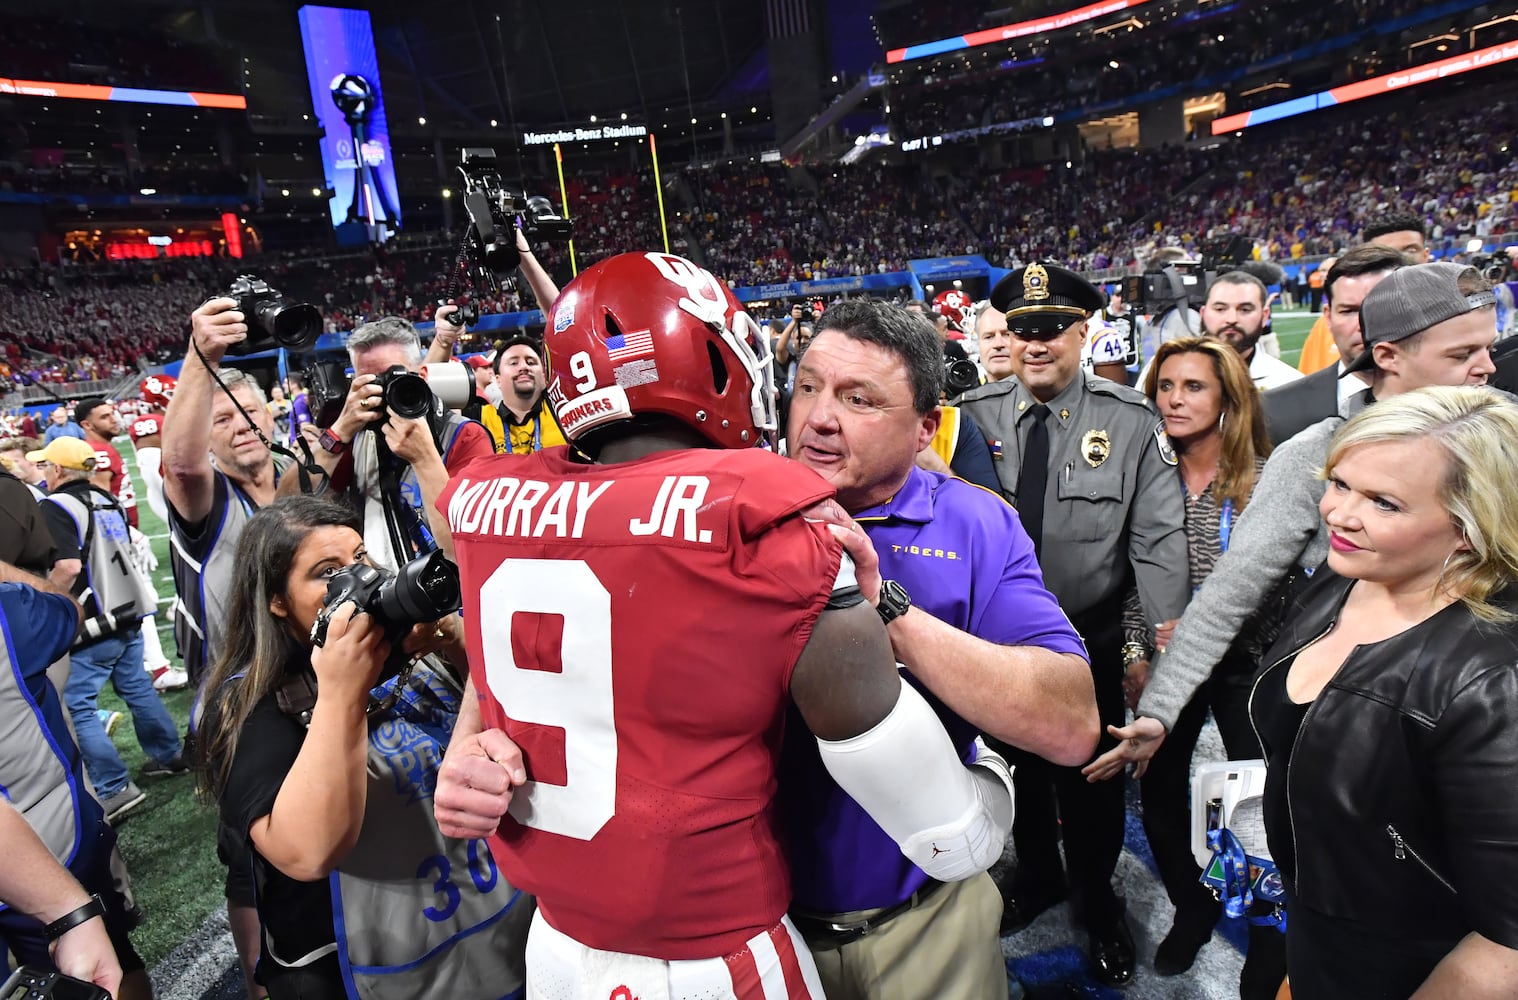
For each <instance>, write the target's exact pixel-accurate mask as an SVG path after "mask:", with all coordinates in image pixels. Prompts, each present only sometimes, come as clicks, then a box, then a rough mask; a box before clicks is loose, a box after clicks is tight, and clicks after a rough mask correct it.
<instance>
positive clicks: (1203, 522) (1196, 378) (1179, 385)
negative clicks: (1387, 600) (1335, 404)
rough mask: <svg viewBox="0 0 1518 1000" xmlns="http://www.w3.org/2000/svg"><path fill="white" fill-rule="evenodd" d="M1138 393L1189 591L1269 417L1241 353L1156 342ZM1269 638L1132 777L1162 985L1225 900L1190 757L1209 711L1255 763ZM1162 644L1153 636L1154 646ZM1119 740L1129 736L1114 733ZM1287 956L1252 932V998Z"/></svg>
mask: <svg viewBox="0 0 1518 1000" xmlns="http://www.w3.org/2000/svg"><path fill="white" fill-rule="evenodd" d="M1143 388H1144V393H1145V394H1146V395H1147V396H1148V397H1149V398H1150V399H1152V400H1153V401H1154V403H1155V405H1156V406H1157V407H1158V408H1159V411H1160V414H1161V416H1163V417H1164V419H1165V433H1166V435H1167V436H1168V437H1169V438H1170V443H1171V445H1172V446H1173V447H1174V449H1175V454H1176V458H1177V465H1176V471H1177V472H1178V473H1179V477H1180V484H1179V485H1180V488H1181V489H1182V490H1184V492H1185V496H1186V547H1187V552H1188V555H1189V557H1190V559H1189V561H1190V568H1191V585H1192V587H1193V589H1195V588H1199V587H1201V585H1202V581H1204V580H1206V579H1207V575H1208V574H1209V573H1211V572H1212V567H1213V564H1214V563H1216V562H1217V561H1218V559H1219V558H1221V556H1222V554H1223V552H1224V551H1225V550H1226V549H1227V548H1228V539H1229V535H1230V534H1231V532H1232V531H1233V528H1234V526H1235V525H1236V524H1237V523H1238V520H1239V518H1240V517H1241V516H1243V515H1244V513H1245V509H1246V507H1247V506H1248V504H1249V498H1250V495H1251V494H1252V493H1253V492H1254V485H1255V482H1256V481H1257V480H1258V478H1259V474H1260V470H1261V469H1262V468H1264V466H1265V459H1266V457H1267V456H1268V455H1269V454H1270V438H1269V435H1268V434H1267V433H1266V429H1265V412H1264V408H1263V407H1262V406H1261V404H1260V399H1259V393H1258V392H1257V391H1256V389H1255V387H1254V382H1253V381H1252V380H1251V378H1250V375H1249V368H1248V366H1247V365H1245V364H1244V362H1243V360H1242V359H1241V358H1240V357H1239V355H1238V352H1236V351H1235V350H1234V349H1233V348H1231V347H1229V346H1228V345H1227V344H1224V343H1222V342H1221V341H1217V340H1210V339H1206V338H1185V339H1181V340H1171V341H1167V342H1165V343H1164V344H1162V345H1160V348H1159V351H1158V353H1157V354H1156V355H1155V359H1154V363H1153V364H1152V365H1151V366H1150V368H1149V371H1148V376H1147V379H1146V381H1145V384H1144V387H1143ZM1130 605H1136V601H1130ZM1136 614H1137V608H1136V606H1135V607H1132V609H1131V611H1130V613H1129V615H1128V619H1129V620H1128V621H1127V623H1126V624H1127V629H1128V637H1129V640H1130V641H1129V643H1128V645H1127V646H1125V647H1124V658H1125V660H1127V661H1128V664H1129V666H1128V672H1127V674H1126V676H1125V677H1124V684H1123V686H1124V689H1125V690H1126V692H1127V694H1128V700H1129V706H1130V707H1132V706H1133V705H1134V704H1136V703H1137V702H1138V696H1139V694H1140V693H1142V691H1143V689H1144V686H1145V684H1146V682H1147V679H1148V668H1149V659H1150V656H1151V655H1152V651H1153V649H1154V644H1153V643H1151V642H1149V641H1148V640H1149V635H1148V630H1147V629H1146V628H1145V626H1144V622H1143V620H1142V617H1141V616H1139V617H1137V619H1136V620H1135V615H1136ZM1273 631H1274V630H1273V629H1272V628H1271V626H1270V623H1268V622H1266V621H1264V620H1261V619H1258V618H1257V619H1256V620H1255V621H1253V622H1251V623H1250V625H1249V626H1247V627H1245V628H1244V629H1243V631H1242V632H1241V633H1240V635H1239V638H1238V640H1237V641H1236V642H1235V643H1234V644H1233V646H1232V648H1230V649H1229V651H1228V655H1227V656H1226V657H1225V658H1224V660H1223V662H1222V663H1221V664H1219V666H1218V669H1217V670H1216V671H1214V673H1213V675H1212V677H1211V678H1210V679H1209V680H1208V681H1207V683H1206V684H1204V685H1202V687H1201V688H1199V689H1198V690H1197V692H1196V694H1195V695H1193V696H1192V698H1191V700H1190V701H1189V702H1188V703H1187V705H1186V708H1185V709H1184V710H1183V711H1182V712H1181V714H1180V716H1179V717H1178V718H1177V719H1176V724H1175V727H1174V728H1173V730H1172V731H1171V733H1170V736H1169V738H1168V739H1166V741H1165V743H1164V745H1163V746H1162V747H1161V748H1160V750H1159V752H1158V753H1157V754H1156V755H1155V756H1154V759H1153V760H1152V761H1150V762H1149V763H1148V766H1147V770H1146V769H1144V768H1143V767H1140V768H1137V769H1136V773H1137V774H1138V775H1139V777H1140V778H1141V782H1142V788H1143V793H1144V831H1145V833H1146V834H1147V835H1148V838H1149V846H1150V848H1151V849H1152V850H1153V851H1154V858H1155V863H1156V865H1157V867H1158V868H1159V872H1160V878H1161V880H1162V881H1163V882H1164V883H1165V891H1166V893H1167V894H1168V895H1169V897H1170V901H1171V903H1173V904H1175V918H1174V921H1173V923H1172V924H1171V928H1170V932H1169V933H1168V934H1167V935H1166V936H1165V939H1164V941H1163V942H1161V943H1160V945H1159V948H1158V949H1157V950H1156V952H1155V956H1154V968H1155V971H1156V972H1158V973H1159V974H1160V975H1162V976H1173V975H1178V974H1180V973H1182V972H1185V971H1186V970H1187V969H1189V968H1191V966H1192V963H1193V962H1194V961H1195V960H1196V955H1197V952H1198V951H1200V950H1201V949H1202V946H1203V945H1205V944H1206V943H1207V942H1208V941H1209V940H1210V939H1211V938H1212V929H1213V927H1214V925H1216V924H1217V922H1218V917H1219V916H1220V913H1221V909H1220V904H1219V903H1218V901H1217V900H1216V899H1214V898H1213V896H1212V893H1211V892H1210V891H1209V890H1208V889H1207V888H1206V887H1204V886H1203V885H1202V884H1201V883H1200V881H1199V880H1198V879H1199V876H1200V875H1201V871H1200V870H1199V869H1198V868H1197V864H1196V860H1195V858H1194V857H1193V856H1192V853H1191V798H1190V781H1191V758H1192V752H1193V751H1194V750H1195V749H1196V744H1197V738H1198V736H1200V735H1201V731H1202V727H1203V725H1204V724H1205V723H1206V721H1207V716H1208V713H1209V711H1210V712H1211V714H1212V716H1213V718H1214V719H1216V720H1217V724H1218V729H1219V731H1220V732H1221V733H1222V736H1223V745H1224V747H1225V748H1226V750H1227V752H1228V756H1229V759H1232V760H1243V759H1249V758H1255V757H1259V756H1260V744H1259V741H1258V740H1257V739H1256V738H1255V735H1254V732H1253V730H1252V729H1251V728H1250V725H1249V711H1248V700H1249V682H1250V681H1251V680H1252V679H1253V677H1254V672H1255V668H1256V665H1257V664H1258V662H1259V658H1260V654H1261V653H1262V652H1263V651H1264V648H1265V646H1266V645H1268V644H1269V642H1270V640H1271V639H1272V638H1273ZM1166 638H1168V636H1163V635H1162V636H1158V637H1157V638H1156V641H1157V642H1161V643H1162V642H1163V641H1164V639H1166ZM1166 682H1167V678H1166V676H1165V675H1164V674H1163V673H1162V674H1159V675H1158V676H1157V677H1156V679H1155V683H1157V684H1163V683H1166ZM1114 735H1117V736H1118V738H1119V739H1122V738H1123V737H1122V736H1121V735H1120V733H1119V732H1117V731H1116V730H1115V727H1114ZM1122 769H1123V768H1122V762H1121V760H1120V759H1119V760H1118V762H1117V763H1116V764H1115V766H1113V765H1112V764H1111V763H1109V762H1108V760H1107V758H1106V757H1103V758H1099V759H1098V760H1097V761H1095V762H1094V763H1092V764H1091V765H1089V766H1088V767H1087V768H1086V774H1087V776H1088V778H1090V780H1093V781H1094V780H1101V779H1105V778H1112V777H1116V776H1117V775H1120V774H1121V773H1122ZM1280 951H1281V941H1280V935H1279V933H1278V932H1276V931H1275V930H1274V929H1271V928H1263V929H1261V930H1259V931H1256V932H1254V933H1253V934H1252V935H1251V939H1250V954H1251V956H1252V960H1251V961H1250V962H1249V963H1248V964H1247V965H1246V967H1245V974H1244V978H1243V981H1242V983H1241V993H1242V995H1243V996H1244V997H1245V998H1246V1000H1249V998H1253V997H1256V996H1269V997H1274V996H1275V992H1276V988H1277V987H1279V986H1280V984H1281V978H1282V975H1281V962H1282V959H1281V958H1280ZM1268 953H1274V955H1275V958H1274V960H1270V959H1267V958H1266V955H1267V954H1268ZM1267 969H1268V971H1267ZM1257 978H1258V980H1259V982H1258V984H1256V979H1257ZM1272 978H1273V980H1274V981H1273V982H1271V981H1270V980H1271V979H1272Z"/></svg>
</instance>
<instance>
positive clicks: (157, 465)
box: [137, 448, 169, 524]
mask: <svg viewBox="0 0 1518 1000" xmlns="http://www.w3.org/2000/svg"><path fill="white" fill-rule="evenodd" d="M162 463H163V452H162V451H161V450H160V449H158V448H139V449H138V450H137V471H138V472H140V473H142V481H143V483H144V484H145V485H146V486H147V494H148V506H149V507H151V508H153V513H155V514H157V515H158V516H159V518H161V519H162V520H163V523H164V524H168V523H169V505H168V504H167V503H165V502H164V499H163V467H162Z"/></svg>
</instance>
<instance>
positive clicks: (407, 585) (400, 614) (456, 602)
mask: <svg viewBox="0 0 1518 1000" xmlns="http://www.w3.org/2000/svg"><path fill="white" fill-rule="evenodd" d="M377 596H378V604H379V612H380V613H379V617H380V618H382V619H383V620H384V621H386V622H390V623H395V624H404V625H405V626H406V627H407V628H409V627H410V626H412V625H415V624H416V623H417V622H432V621H437V620H438V619H439V618H442V617H443V616H445V615H448V614H452V613H453V612H455V611H457V610H458V609H459V608H460V607H461V606H462V605H463V601H462V600H461V599H460V590H459V570H458V567H457V566H455V565H454V564H453V563H451V562H449V560H448V557H447V556H445V555H443V553H442V552H440V551H433V552H429V553H427V555H425V556H422V557H421V558H419V559H413V560H412V561H411V562H409V563H407V564H406V565H404V566H402V567H401V571H400V573H399V574H397V575H396V576H395V577H394V578H393V579H391V580H387V581H385V585H384V586H383V587H381V588H380V590H379V594H378V595H377Z"/></svg>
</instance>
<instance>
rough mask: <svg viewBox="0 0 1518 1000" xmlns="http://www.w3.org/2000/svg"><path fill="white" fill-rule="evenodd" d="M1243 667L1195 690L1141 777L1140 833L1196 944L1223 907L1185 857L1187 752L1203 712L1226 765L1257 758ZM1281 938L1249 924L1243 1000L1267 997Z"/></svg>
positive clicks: (1277, 980) (1282, 963) (1180, 924)
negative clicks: (1223, 752)
mask: <svg viewBox="0 0 1518 1000" xmlns="http://www.w3.org/2000/svg"><path fill="white" fill-rule="evenodd" d="M1246 676H1248V671H1247V670H1228V669H1227V667H1226V666H1221V667H1219V676H1215V677H1213V679H1211V680H1209V681H1208V682H1207V683H1206V684H1204V685H1202V686H1201V687H1200V688H1198V689H1197V693H1196V694H1195V695H1193V696H1192V699H1191V701H1189V702H1187V704H1186V707H1185V708H1183V709H1182V710H1181V714H1180V715H1178V716H1176V720H1175V725H1174V726H1173V727H1172V728H1171V730H1170V735H1169V736H1167V737H1166V738H1165V742H1164V743H1163V744H1161V746H1160V749H1159V752H1158V753H1156V754H1155V755H1154V759H1153V760H1151V761H1150V762H1149V769H1148V770H1147V771H1146V772H1145V773H1144V777H1143V778H1141V779H1140V781H1139V785H1140V787H1141V788H1142V789H1143V793H1144V833H1145V834H1146V835H1147V836H1148V838H1149V848H1150V850H1152V851H1153V852H1154V861H1155V865H1156V866H1157V867H1158V868H1159V871H1160V880H1161V881H1163V882H1164V883H1165V893H1166V894H1167V895H1168V896H1169V897H1170V902H1171V903H1173V904H1174V905H1175V924H1174V926H1175V928H1176V929H1177V930H1178V931H1180V932H1181V933H1182V934H1186V935H1188V936H1192V937H1194V938H1196V939H1197V940H1206V939H1207V938H1208V937H1210V936H1211V934H1212V928H1213V927H1214V926H1215V925H1216V924H1217V922H1218V917H1219V916H1221V915H1222V904H1221V903H1220V902H1218V901H1217V899H1215V898H1214V897H1213V895H1212V891H1211V890H1209V889H1208V888H1207V887H1206V886H1204V885H1202V883H1201V881H1200V878H1201V874H1202V872H1201V869H1199V868H1198V867H1197V864H1196V858H1195V857H1194V856H1193V855H1192V853H1191V775H1192V773H1193V768H1192V760H1191V758H1192V753H1193V751H1195V750H1196V742H1197V737H1198V736H1200V735H1201V732H1202V726H1203V725H1204V724H1205V723H1206V722H1207V711H1208V709H1211V710H1212V716H1213V718H1214V719H1216V720H1217V724H1218V732H1219V733H1221V734H1222V737H1223V748H1224V749H1225V750H1226V751H1227V753H1228V759H1229V760H1249V759H1252V758H1256V757H1260V756H1262V753H1261V750H1260V743H1259V740H1258V739H1257V738H1256V737H1255V733H1254V727H1253V726H1252V725H1251V724H1250V721H1249V685H1248V684H1247V683H1246V681H1245V677H1246ZM1285 938H1286V935H1284V934H1282V933H1281V932H1280V931H1278V930H1276V929H1275V928H1274V927H1260V926H1254V925H1251V926H1250V928H1249V952H1248V955H1247V957H1246V958H1245V962H1244V970H1243V973H1242V975H1241V977H1240V984H1239V995H1240V996H1241V997H1242V998H1243V1000H1272V998H1274V997H1275V995H1276V992H1277V990H1278V989H1279V987H1280V985H1281V980H1283V979H1285V978H1286V940H1285Z"/></svg>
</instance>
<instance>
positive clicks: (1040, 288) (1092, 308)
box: [991, 264, 1107, 340]
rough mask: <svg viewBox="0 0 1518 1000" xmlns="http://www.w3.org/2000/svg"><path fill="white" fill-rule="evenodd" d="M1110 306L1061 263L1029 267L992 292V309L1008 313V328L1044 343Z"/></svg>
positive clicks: (1022, 269) (1098, 292)
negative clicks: (1104, 307) (1044, 340)
mask: <svg viewBox="0 0 1518 1000" xmlns="http://www.w3.org/2000/svg"><path fill="white" fill-rule="evenodd" d="M1106 304H1107V296H1106V295H1104V294H1102V290H1101V289H1100V288H1097V287H1096V286H1095V285H1093V284H1092V283H1091V282H1089V281H1087V280H1086V279H1085V278H1082V277H1081V276H1080V275H1078V274H1076V273H1075V272H1074V271H1071V270H1067V269H1066V268H1063V267H1060V266H1059V265H1058V264H1029V265H1028V266H1027V267H1024V268H1020V269H1018V270H1016V271H1013V272H1012V273H1011V274H1009V275H1007V276H1006V277H1005V278H1003V279H1001V280H1000V281H998V282H997V283H996V287H995V288H993V289H991V306H992V308H995V309H999V310H1001V311H1002V312H1004V313H1006V314H1007V329H1009V330H1011V331H1012V332H1013V333H1014V334H1016V335H1017V336H1018V337H1021V338H1023V339H1024V340H1043V339H1047V338H1049V337H1053V336H1056V335H1058V334H1059V333H1060V332H1061V331H1064V330H1067V329H1069V328H1070V327H1071V326H1072V325H1074V324H1075V323H1078V322H1080V321H1081V320H1083V319H1085V318H1086V317H1088V316H1090V315H1091V314H1092V313H1094V312H1096V311H1098V310H1100V309H1101V308H1102V307H1103V306H1105V305H1106Z"/></svg>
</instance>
